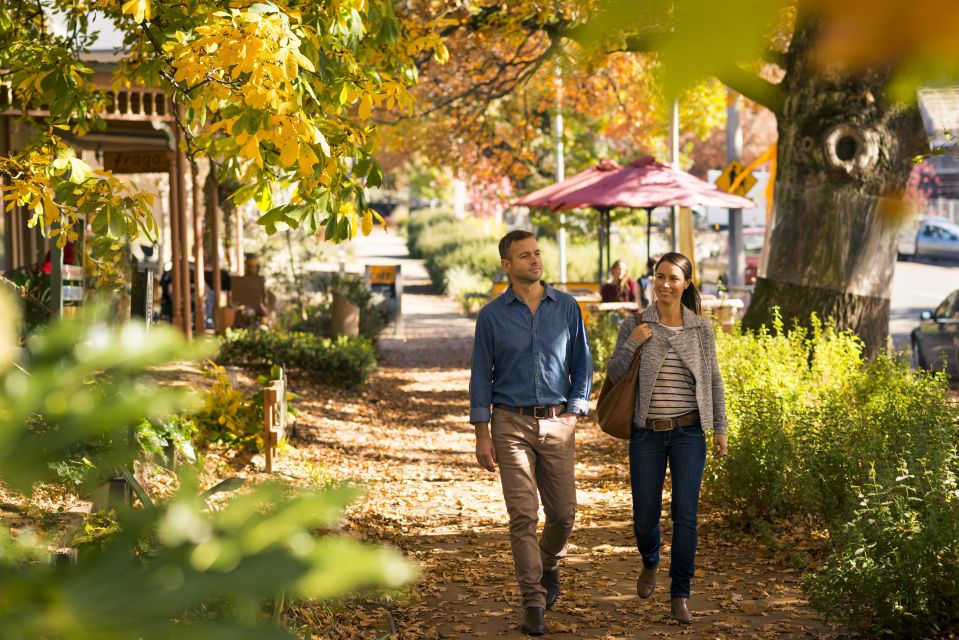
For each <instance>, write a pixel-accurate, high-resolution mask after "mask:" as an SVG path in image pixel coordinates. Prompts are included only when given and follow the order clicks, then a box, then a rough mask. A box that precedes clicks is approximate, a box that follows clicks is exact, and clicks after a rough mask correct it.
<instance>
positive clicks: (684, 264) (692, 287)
mask: <svg viewBox="0 0 959 640" xmlns="http://www.w3.org/2000/svg"><path fill="white" fill-rule="evenodd" d="M664 262H668V263H669V264H671V265H674V266H677V267H679V268H680V270H681V271H682V272H683V276H685V278H686V280H688V281H689V286H688V287H686V289H685V290H684V291H683V297H682V298H681V299H680V301H681V302H682V303H683V306H685V307H686V308H687V309H689V310H690V311H692V312H693V313H695V314H699V313H700V310H701V309H702V302H701V300H700V298H699V289H697V288H696V283H694V282H693V263H692V262H690V261H689V258H687V257H686V256H684V255H683V254H681V253H676V252H675V251H671V252H670V253H667V254H664V255H663V257H662V258H660V259H659V261H658V262H657V263H656V267H655V268H654V269H653V273H656V272H657V271H658V270H659V265H661V264H662V263H664Z"/></svg>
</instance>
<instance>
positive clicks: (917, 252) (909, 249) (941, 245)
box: [899, 218, 959, 260]
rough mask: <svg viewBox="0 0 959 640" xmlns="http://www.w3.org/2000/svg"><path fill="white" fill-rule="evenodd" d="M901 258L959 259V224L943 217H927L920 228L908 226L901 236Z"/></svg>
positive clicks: (920, 224)
mask: <svg viewBox="0 0 959 640" xmlns="http://www.w3.org/2000/svg"><path fill="white" fill-rule="evenodd" d="M899 258H900V259H903V260H908V259H910V258H913V259H920V258H931V259H935V260H959V225H957V224H954V223H952V222H950V221H949V220H945V219H943V218H927V219H926V220H923V221H922V222H920V223H919V228H918V229H916V228H915V227H912V228H907V229H905V230H903V232H902V234H901V235H900V236H899Z"/></svg>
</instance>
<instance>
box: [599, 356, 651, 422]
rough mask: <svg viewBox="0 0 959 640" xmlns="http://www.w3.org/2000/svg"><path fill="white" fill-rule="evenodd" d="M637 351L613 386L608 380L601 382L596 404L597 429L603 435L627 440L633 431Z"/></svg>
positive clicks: (637, 363) (637, 376) (637, 378)
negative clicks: (627, 367) (603, 433)
mask: <svg viewBox="0 0 959 640" xmlns="http://www.w3.org/2000/svg"><path fill="white" fill-rule="evenodd" d="M639 351H640V350H639V349H638V348H637V349H636V353H635V354H634V355H633V361H632V362H631V363H630V364H629V370H628V371H627V372H626V375H624V376H623V377H622V378H620V379H619V380H618V381H617V382H616V383H615V384H613V383H610V381H609V378H606V380H605V381H604V382H603V388H602V389H601V390H600V392H599V400H598V401H597V402H596V417H597V419H598V420H599V428H600V429H602V430H603V431H604V432H605V433H608V434H609V435H611V436H613V437H614V438H620V439H622V440H629V434H630V433H631V432H632V430H633V410H634V408H635V407H636V384H637V382H638V380H639Z"/></svg>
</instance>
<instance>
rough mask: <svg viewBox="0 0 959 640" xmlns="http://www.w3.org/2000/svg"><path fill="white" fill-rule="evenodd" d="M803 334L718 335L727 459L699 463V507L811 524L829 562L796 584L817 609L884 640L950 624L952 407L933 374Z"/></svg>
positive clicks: (957, 527)
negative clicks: (824, 536) (702, 472)
mask: <svg viewBox="0 0 959 640" xmlns="http://www.w3.org/2000/svg"><path fill="white" fill-rule="evenodd" d="M811 326H812V328H811V330H809V331H806V330H803V329H792V330H789V331H784V328H783V326H782V323H781V321H779V320H778V319H777V320H776V323H775V326H774V328H773V331H772V332H769V331H761V332H760V333H758V334H755V335H744V334H741V333H740V332H738V331H734V332H733V333H731V334H728V335H726V334H722V333H720V334H718V336H717V346H718V351H719V361H720V366H721V368H722V370H723V377H724V380H725V383H726V401H727V410H728V413H729V455H728V456H727V457H725V458H722V459H720V460H719V461H710V463H709V467H708V471H707V482H706V485H705V487H704V491H705V496H706V499H708V500H710V501H713V502H714V503H716V504H718V505H719V506H722V507H724V508H733V509H736V510H738V511H739V512H740V513H741V514H742V516H743V517H742V519H741V521H742V522H744V523H747V524H748V523H750V522H754V521H756V520H757V519H770V518H774V517H777V516H781V515H787V514H791V513H809V514H812V515H814V516H815V517H816V518H817V519H819V520H820V521H822V522H823V523H825V525H826V526H827V527H828V529H829V533H830V540H831V542H832V549H831V552H832V555H831V556H830V557H829V558H828V559H827V561H826V563H825V568H824V569H823V571H822V572H820V573H816V574H812V575H809V576H807V579H806V581H805V588H806V590H807V592H808V594H809V596H810V600H811V602H812V603H813V605H815V606H816V607H817V608H819V609H820V610H821V611H823V612H825V613H827V614H829V615H832V616H834V617H837V618H839V619H840V620H841V621H842V622H844V623H847V624H851V625H853V626H857V627H862V628H863V629H864V630H867V631H869V632H871V633H880V632H882V633H885V634H892V635H894V636H898V637H927V636H931V635H935V634H937V633H943V632H945V631H948V630H955V629H957V628H959V586H957V585H959V552H957V549H959V489H957V476H959V462H957V454H956V442H957V441H959V405H957V404H956V402H955V400H952V399H950V397H949V389H948V382H947V380H946V378H945V377H944V376H943V375H942V374H936V375H933V374H928V373H926V372H921V371H920V372H916V371H912V370H910V368H909V366H908V364H907V363H906V362H905V361H904V360H903V359H895V358H890V357H886V356H880V357H879V358H877V359H875V360H873V361H866V360H864V359H863V357H862V348H861V343H860V342H859V340H857V339H856V338H855V337H854V336H852V335H850V334H849V333H846V332H838V331H836V330H835V329H834V328H833V327H832V325H831V324H829V323H826V324H825V325H823V324H822V323H820V322H818V321H817V320H816V319H815V318H813V320H812V323H811Z"/></svg>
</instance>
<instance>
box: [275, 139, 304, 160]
mask: <svg viewBox="0 0 959 640" xmlns="http://www.w3.org/2000/svg"><path fill="white" fill-rule="evenodd" d="M299 156H300V144H299V142H297V140H296V138H290V139H288V140H286V141H285V142H284V143H283V145H282V146H281V147H280V164H282V165H283V166H284V167H292V166H293V164H294V163H295V162H296V161H297V160H298V159H299Z"/></svg>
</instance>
